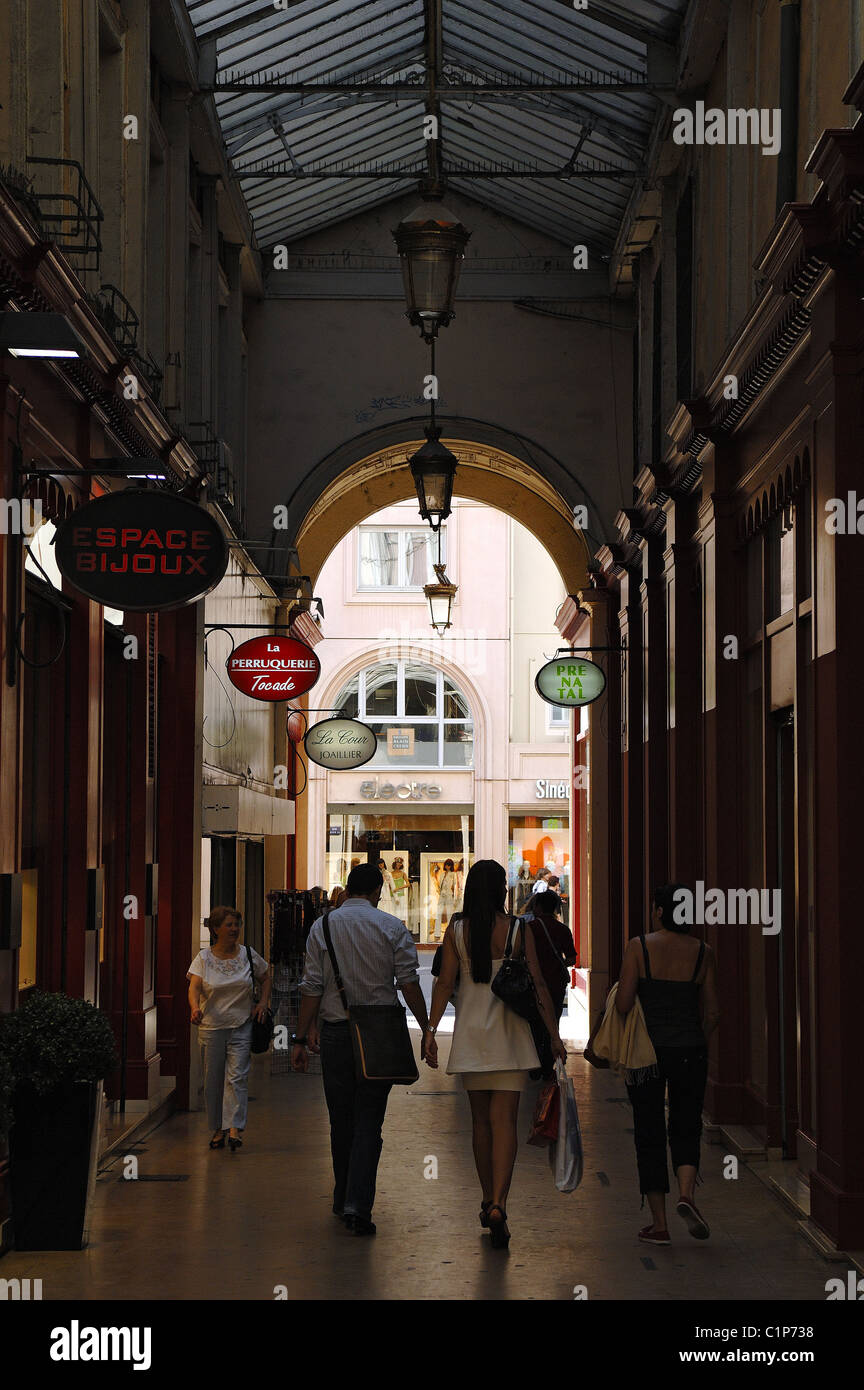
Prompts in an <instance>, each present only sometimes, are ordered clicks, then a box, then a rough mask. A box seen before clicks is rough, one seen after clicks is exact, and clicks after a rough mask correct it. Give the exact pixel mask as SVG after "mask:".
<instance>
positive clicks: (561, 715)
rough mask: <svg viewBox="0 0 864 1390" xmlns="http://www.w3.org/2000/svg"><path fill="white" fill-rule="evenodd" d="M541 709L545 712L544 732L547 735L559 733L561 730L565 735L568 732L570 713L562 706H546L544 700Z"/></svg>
mask: <svg viewBox="0 0 864 1390" xmlns="http://www.w3.org/2000/svg"><path fill="white" fill-rule="evenodd" d="M543 707H544V709H545V711H546V732H547V733H549V734H557V733H560V732H561V730H562V729H563V730H564V731H565V733H569V732H570V711H569V709H565V708H564V707H563V705H547V704H546V702H545V700H544V702H543Z"/></svg>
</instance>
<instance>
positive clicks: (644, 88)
mask: <svg viewBox="0 0 864 1390" xmlns="http://www.w3.org/2000/svg"><path fill="white" fill-rule="evenodd" d="M671 85H673V84H671V83H663V84H657V83H652V82H646V81H634V82H628V81H623V82H622V81H617V80H614V79H607V78H603V77H596V78H585V79H576V80H574V81H572V82H482V83H478V84H476V85H475V84H473V83H462V82H460V83H453V84H452V85H451V84H448V83H447V82H440V81H439V82H438V83H437V85H436V87H435V88H434V93H435V95H436V96H437V97H438V98H439V99H443V100H446V101H453V100H462V101H468V100H471V101H479V100H481V99H482V98H483V97H484V96H486V95H496V96H512V95H516V94H525V93H529V94H531V95H532V96H543V95H546V94H550V93H551V94H563V93H566V92H648V93H653V92H654V91H655V90H657V88H658V86H664V87H665V86H671ZM206 90H210V91H214V92H288V93H290V94H292V95H294V96H318V95H321V94H322V93H326V94H328V95H331V96H342V95H344V96H351V97H354V98H355V99H357V100H360V101H380V100H381V99H382V97H391V98H393V100H396V99H397V98H399V99H404V98H405V97H413V98H414V99H415V100H417V101H419V100H420V98H421V97H422V96H423V95H424V93H425V96H426V99H427V101H430V100H433V99H434V98H433V97H432V96H430V86H429V83H428V81H427V82H425V83H424V84H423V85H422V86H421V85H420V83H417V82H363V81H360V82H289V81H283V80H281V79H280V78H275V79H272V78H271V79H267V80H262V81H257V80H254V79H253V80H247V81H238V80H235V79H232V80H230V81H223V82H217V83H216V84H215V85H213V86H212V87H210V88H209V89H206Z"/></svg>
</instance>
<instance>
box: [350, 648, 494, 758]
mask: <svg viewBox="0 0 864 1390" xmlns="http://www.w3.org/2000/svg"><path fill="white" fill-rule="evenodd" d="M370 664H372V665H377V666H395V667H396V713H395V714H387V715H380V714H374V713H373V714H367V712H366V672H367V670H368V669H369V668H368V667H367V666H364V667H363V668H362V670H360V671H358V672H357V673H356V674H357V678H358V679H357V711H358V713H357V718H358V719H360V720H362V721H363V722H364V723H368V722H369V721H370V720H371V721H372V723H373V724H375V725H378V724H393V725H394V726H395V725H397V724H405V725H408V726H410V727H413V726H414V725H416V724H432V725H435V724H437V726H438V740H437V748H438V758H437V761H436V762H434V763H411V764H408V763H406V771H407V770H408V768H409V766H410V768H411V769H413V770H415V771H419V770H420V769H423V770H428V769H433V770H435V771H439V772H446V771H448V770H449V771H451V772H467V771H469V770H470V769H471V768H473V766H474V749H473V740H472V750H471V761H470V762H469V763H455V764H454V763H445V762H444V742H445V740H444V733H445V730H446V728H447V727H449V726H453V725H455V724H462V725H465V724H470V725H471V728H472V733H473V731H474V728H475V723H474V716H473V714H470V713H469V715H468V716H467V718H465V719H445V717H444V681H445V679H450V684H451V685H453V686H454V687H455V688H456V689H457V690H458V691H459V693H460V695H461V696H462V698H463V700H465V703H466V704H467V705H468V708H469V710H470V709H471V704H470V701H469V700H468V698H467V696H466V694H465V692H464V690H462V688H461V686H460V685H459V684H458V683H457V682H456V681H454V680H452V679H451V678H449V677H445V674H444V672H443V671H439V670H436V668H435V667H434V666H431V665H430V664H429V663H428V662H426V661H418V660H417V659H416V658H413V657H412V658H410V659H409V658H400V659H399V660H397V661H381V662H374V663H370ZM409 665H410V666H423V667H425V669H426V670H427V671H428V672H430V673H431V674H432V675H434V677H435V714H406V713H405V670H406V668H407V667H408V666H409ZM352 679H353V678H352ZM349 683H350V682H349V681H346V682H345V685H348V684H349ZM344 688H345V687H344V686H343V689H344ZM339 693H340V694H341V691H340V692H339ZM425 746H427V747H428V745H425ZM375 765H376V766H378V767H382V766H388V765H386V764H380V763H378V764H375ZM369 766H370V767H371V766H373V764H372V763H371V762H370V764H369ZM394 770H395V769H394Z"/></svg>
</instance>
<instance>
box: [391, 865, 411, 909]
mask: <svg viewBox="0 0 864 1390" xmlns="http://www.w3.org/2000/svg"><path fill="white" fill-rule="evenodd" d="M390 867H391V869H392V882H393V888H392V893H393V907H392V908H391V911H392V913H393V916H394V917H398V918H399V920H400V921H401V922H404V923H405V925H406V926H407V925H408V891H409V888H410V886H411V885H410V883H409V881H408V875H407V874H406V872H405V860H404V859H402V858H398V857H397V858H396V859H394V860H393V862H392V864H391V866H390Z"/></svg>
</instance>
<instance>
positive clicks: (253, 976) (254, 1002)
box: [246, 942, 258, 1004]
mask: <svg viewBox="0 0 864 1390" xmlns="http://www.w3.org/2000/svg"><path fill="white" fill-rule="evenodd" d="M246 956H247V958H248V960H249V974H250V975H251V977H252V1003H253V1004H256V1003H257V1002H258V1001H257V1000H256V998H255V993H256V989H255V986H256V983H257V981H256V979H255V966H254V964H253V962H252V952H251V950H250V948H249V944H248V942H247V944H246Z"/></svg>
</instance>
